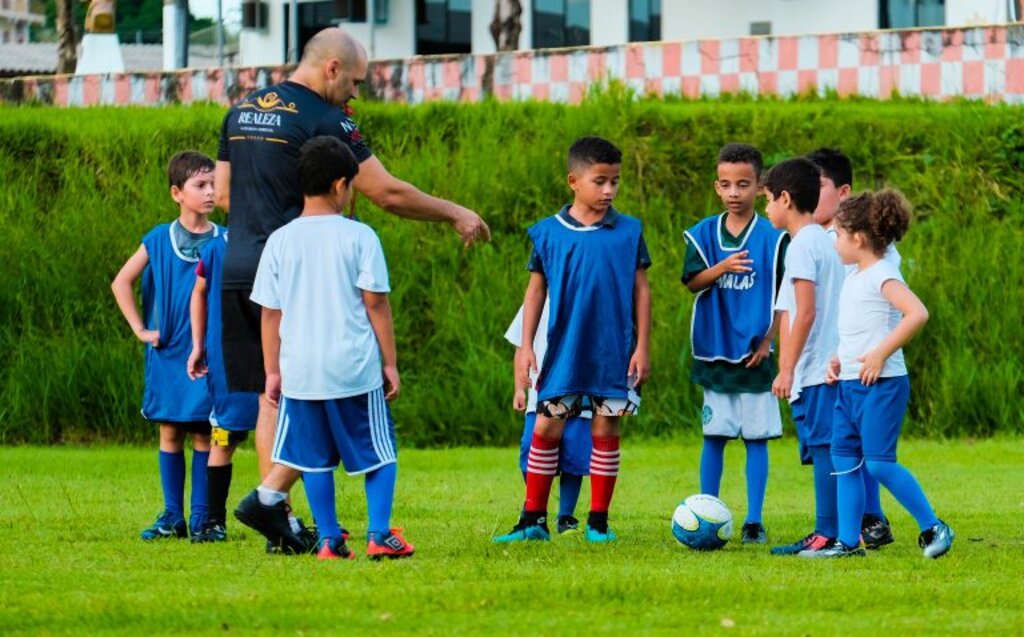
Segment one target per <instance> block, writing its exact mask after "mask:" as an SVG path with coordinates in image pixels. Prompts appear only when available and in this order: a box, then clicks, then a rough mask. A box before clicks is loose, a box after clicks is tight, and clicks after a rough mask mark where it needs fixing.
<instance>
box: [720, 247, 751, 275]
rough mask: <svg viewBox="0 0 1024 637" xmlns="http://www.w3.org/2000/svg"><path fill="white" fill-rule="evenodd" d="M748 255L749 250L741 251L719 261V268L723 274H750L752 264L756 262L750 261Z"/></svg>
mask: <svg viewBox="0 0 1024 637" xmlns="http://www.w3.org/2000/svg"><path fill="white" fill-rule="evenodd" d="M747 254H749V253H748V251H747V250H740V251H739V252H737V253H736V254H733V255H731V256H729V257H727V258H725V259H722V260H721V261H719V262H718V266H717V267H718V268H720V269H721V272H722V274H725V273H729V272H732V273H734V274H743V273H744V272H750V270H751V267H750V264H751V263H753V262H754V260H753V259H748V258H747Z"/></svg>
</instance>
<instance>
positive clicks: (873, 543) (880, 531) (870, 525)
mask: <svg viewBox="0 0 1024 637" xmlns="http://www.w3.org/2000/svg"><path fill="white" fill-rule="evenodd" d="M860 534H861V537H863V538H864V547H865V548H869V549H879V548H882V547H883V546H885V545H886V544H892V543H893V537H892V527H891V526H889V520H886V519H885V518H880V517H878V516H877V515H872V514H870V513H866V514H864V517H863V519H862V520H861V523H860Z"/></svg>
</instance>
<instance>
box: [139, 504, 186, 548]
mask: <svg viewBox="0 0 1024 637" xmlns="http://www.w3.org/2000/svg"><path fill="white" fill-rule="evenodd" d="M140 537H141V538H142V539H143V540H147V541H148V540H162V539H165V538H172V537H174V538H186V537H188V525H187V524H186V523H185V518H184V517H182V516H180V515H175V514H173V513H171V512H170V511H164V512H163V513H161V514H160V515H158V516H157V518H156V522H153V526H151V527H149V528H148V529H144V530H143V531H142V533H141V534H140Z"/></svg>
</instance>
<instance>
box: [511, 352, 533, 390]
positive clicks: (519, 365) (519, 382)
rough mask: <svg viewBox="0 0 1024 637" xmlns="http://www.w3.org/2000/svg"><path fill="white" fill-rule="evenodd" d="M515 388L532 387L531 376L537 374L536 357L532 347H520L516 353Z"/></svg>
mask: <svg viewBox="0 0 1024 637" xmlns="http://www.w3.org/2000/svg"><path fill="white" fill-rule="evenodd" d="M515 373H516V379H515V382H516V386H517V387H533V380H532V379H531V378H530V375H531V374H536V373H537V356H536V354H534V353H533V348H532V347H520V348H519V351H517V352H516V372H515Z"/></svg>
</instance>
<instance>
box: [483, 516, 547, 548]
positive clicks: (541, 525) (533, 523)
mask: <svg viewBox="0 0 1024 637" xmlns="http://www.w3.org/2000/svg"><path fill="white" fill-rule="evenodd" d="M550 539H551V531H549V530H548V521H547V518H546V517H544V516H541V517H539V518H536V519H535V520H534V519H530V518H527V517H520V518H519V522H517V523H516V525H515V526H514V527H512V530H511V531H509V532H508V533H506V534H504V535H499V536H497V537H495V538H494V539H493V542H494V543H495V544H508V543H511V542H546V541H548V540H550Z"/></svg>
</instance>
